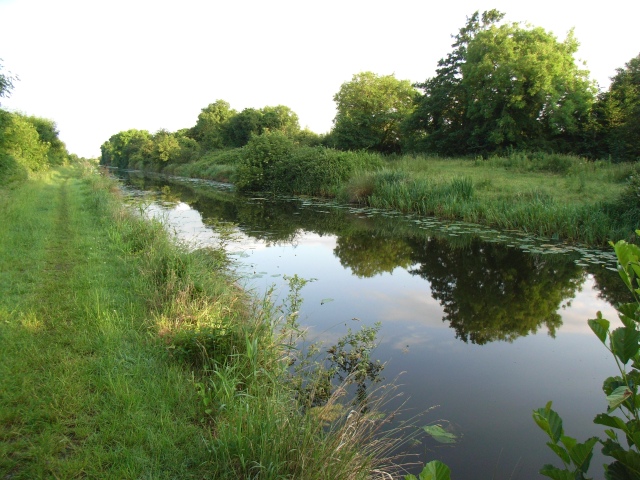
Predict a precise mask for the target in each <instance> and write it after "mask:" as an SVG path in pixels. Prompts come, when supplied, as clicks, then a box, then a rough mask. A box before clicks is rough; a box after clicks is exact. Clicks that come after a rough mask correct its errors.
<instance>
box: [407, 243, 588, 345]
mask: <svg viewBox="0 0 640 480" xmlns="http://www.w3.org/2000/svg"><path fill="white" fill-rule="evenodd" d="M410 247H411V250H412V252H414V253H413V255H412V257H411V261H412V263H413V264H415V267H414V268H412V269H411V270H410V272H411V273H412V274H414V275H419V276H421V277H423V278H424V279H425V280H427V281H428V282H429V284H430V285H431V289H432V295H433V298H435V299H437V300H438V301H439V302H440V304H441V305H442V306H443V309H444V317H443V319H442V321H443V322H444V321H447V322H449V323H450V326H451V328H453V329H454V330H455V332H456V337H457V338H459V339H461V340H462V341H464V342H471V343H475V344H479V345H483V344H485V343H488V342H493V341H507V342H512V341H513V340H515V339H516V338H518V337H521V336H526V335H528V334H529V333H530V332H536V331H537V330H538V329H539V328H540V327H542V326H543V325H544V326H545V327H546V328H547V329H548V331H549V334H550V335H551V336H554V335H555V332H556V330H557V329H558V328H559V327H560V326H561V325H562V319H561V317H560V315H559V314H558V313H557V310H558V308H559V307H560V305H561V303H562V301H563V300H564V299H565V298H570V297H572V296H573V294H574V293H575V292H576V291H577V290H578V288H579V286H580V284H581V282H582V280H583V279H582V274H581V270H580V268H579V267H578V266H576V265H575V264H573V263H571V262H565V261H558V260H555V259H554V258H553V256H550V255H543V256H539V257H536V256H533V255H531V254H526V253H525V252H522V251H521V250H519V249H507V248H503V247H498V246H496V245H495V244H493V243H486V242H482V241H480V240H479V239H474V240H473V241H472V242H471V243H470V244H469V245H467V246H465V247H464V249H456V248H452V247H451V246H450V245H449V244H448V242H445V241H442V240H439V239H437V238H430V239H428V240H424V241H420V240H416V241H412V242H410Z"/></svg>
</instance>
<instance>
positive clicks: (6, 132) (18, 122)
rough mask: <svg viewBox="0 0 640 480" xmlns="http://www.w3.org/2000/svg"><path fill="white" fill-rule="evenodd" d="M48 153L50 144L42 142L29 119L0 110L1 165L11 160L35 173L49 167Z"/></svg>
mask: <svg viewBox="0 0 640 480" xmlns="http://www.w3.org/2000/svg"><path fill="white" fill-rule="evenodd" d="M48 152H49V144H48V143H47V142H43V141H42V139H41V137H40V134H39V133H38V130H36V128H35V127H34V125H33V123H31V122H30V121H29V119H28V118H27V117H25V116H23V115H20V114H17V113H9V112H6V111H4V110H0V157H2V158H0V160H1V161H0V163H2V164H6V163H8V162H9V160H10V161H11V163H15V164H17V165H19V166H20V167H22V168H25V169H27V170H28V171H31V172H35V171H38V170H43V169H45V168H47V166H48V165H49V157H48V155H47V154H48Z"/></svg>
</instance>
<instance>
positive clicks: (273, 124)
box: [224, 105, 300, 147]
mask: <svg viewBox="0 0 640 480" xmlns="http://www.w3.org/2000/svg"><path fill="white" fill-rule="evenodd" d="M265 132H280V133H282V134H284V135H286V136H288V137H294V136H296V135H297V134H298V133H299V132H300V124H299V123H298V115H296V113H295V112H294V111H293V110H291V109H290V108H289V107H286V106H284V105H277V106H275V107H264V108H261V109H260V110H258V109H255V108H245V109H244V110H242V112H240V113H239V114H237V115H235V116H233V117H231V118H230V119H229V121H228V122H227V124H226V125H225V134H224V138H225V140H224V143H225V145H226V146H229V147H243V146H245V145H246V144H247V143H249V140H250V139H251V137H252V136H254V135H262V134H263V133H265Z"/></svg>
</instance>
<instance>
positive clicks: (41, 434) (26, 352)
mask: <svg viewBox="0 0 640 480" xmlns="http://www.w3.org/2000/svg"><path fill="white" fill-rule="evenodd" d="M83 175H84V177H83V178H79V177H81V176H83ZM0 202H2V204H1V206H2V209H3V212H4V213H5V216H4V217H3V221H4V222H5V226H6V227H7V228H5V229H2V231H1V232H0V253H1V254H2V255H1V256H0V266H1V267H2V268H1V269H0V272H1V273H0V286H1V287H2V289H3V296H2V297H1V298H0V376H1V378H2V396H0V474H1V476H2V477H3V478H4V477H7V476H8V477H11V478H45V477H51V478H56V477H57V478H74V477H78V476H86V477H93V478H178V477H179V478H264V479H271V478H273V479H275V478H305V479H306V478H308V479H314V478H363V479H364V478H376V477H379V478H389V476H388V475H389V474H391V473H392V472H397V471H398V470H399V469H401V467H400V466H399V465H398V464H396V463H395V462H394V459H393V454H391V453H390V452H391V448H393V447H394V446H395V445H397V442H398V440H394V438H395V439H397V438H399V437H398V436H393V435H390V434H389V433H383V431H382V430H383V429H384V430H385V431H387V432H388V431H389V424H388V423H387V422H385V421H384V420H381V419H380V418H379V414H378V412H377V410H376V408H375V406H376V404H375V402H374V400H373V397H370V398H369V399H368V403H367V404H366V405H365V404H363V403H361V404H357V403H350V404H348V405H349V406H348V408H337V406H338V404H339V403H340V401H342V400H343V399H342V397H341V392H342V391H343V390H341V389H338V390H336V392H335V394H334V395H333V396H331V397H330V398H329V399H328V401H327V402H326V403H325V404H324V406H321V407H316V408H309V407H308V406H305V404H304V403H301V402H300V397H299V392H298V391H297V390H296V385H297V384H298V383H297V382H296V381H292V379H291V372H290V370H289V363H290V359H289V354H290V353H291V352H293V351H294V350H292V349H293V348H294V345H293V344H292V343H291V341H290V340H289V343H288V346H287V341H285V339H284V338H283V337H282V331H283V330H282V322H283V321H285V322H286V321H288V320H287V319H290V318H292V317H291V315H292V314H291V313H287V314H284V313H282V312H283V311H284V310H282V309H277V308H274V306H273V304H272V302H271V300H270V299H269V298H265V299H263V300H262V301H261V302H256V301H254V299H252V298H251V297H249V296H248V295H247V294H246V293H245V292H243V291H242V290H240V289H239V288H238V287H236V286H235V284H234V277H233V275H232V274H231V273H230V271H229V270H228V259H227V257H226V255H225V254H224V252H221V251H218V250H210V249H208V250H198V251H195V252H194V251H190V250H189V249H187V248H186V247H184V246H181V245H176V244H175V243H174V242H173V241H172V240H171V239H170V237H169V235H168V233H167V232H166V231H165V229H164V228H163V226H162V225H161V224H160V223H158V222H153V221H148V220H146V219H145V218H144V215H140V214H136V213H135V212H132V211H131V209H129V208H124V206H123V205H122V202H121V200H119V199H118V198H117V188H116V186H115V185H114V184H113V183H112V182H111V181H110V180H108V179H106V178H104V177H100V176H97V175H94V174H93V173H91V172H90V171H89V170H87V171H85V172H84V173H83V172H80V171H78V170H71V169H64V170H60V169H56V170H54V171H53V172H52V173H51V174H50V175H49V176H48V177H40V178H39V179H38V180H34V179H32V180H29V181H28V182H27V183H26V184H24V186H23V187H19V188H17V189H15V190H12V191H10V192H7V191H2V195H0ZM140 213H144V211H143V209H142V210H140ZM27 239H28V241H27ZM278 312H280V313H278ZM289 338H290V339H291V338H292V337H289ZM329 412H330V413H331V414H332V415H329ZM391 430H393V429H391ZM385 472H387V473H385Z"/></svg>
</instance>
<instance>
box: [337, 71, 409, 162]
mask: <svg viewBox="0 0 640 480" xmlns="http://www.w3.org/2000/svg"><path fill="white" fill-rule="evenodd" d="M416 96H417V91H416V90H415V89H414V88H413V87H412V86H411V83H410V82H409V81H408V80H398V79H396V78H395V76H393V75H383V76H378V75H376V74H375V73H372V72H362V73H358V74H356V75H354V76H353V78H352V79H351V81H350V82H345V83H343V84H342V86H341V87H340V90H339V91H338V93H336V94H335V96H334V97H333V100H334V101H335V102H336V108H337V113H336V117H335V119H334V121H333V122H334V128H333V131H332V132H331V143H332V145H333V146H336V147H337V148H340V149H343V150H360V149H364V150H369V151H376V152H383V153H397V152H400V149H401V142H402V134H401V125H402V123H403V121H404V120H405V119H406V117H407V116H408V115H409V114H410V113H411V111H412V110H413V107H414V101H415V99H416Z"/></svg>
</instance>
